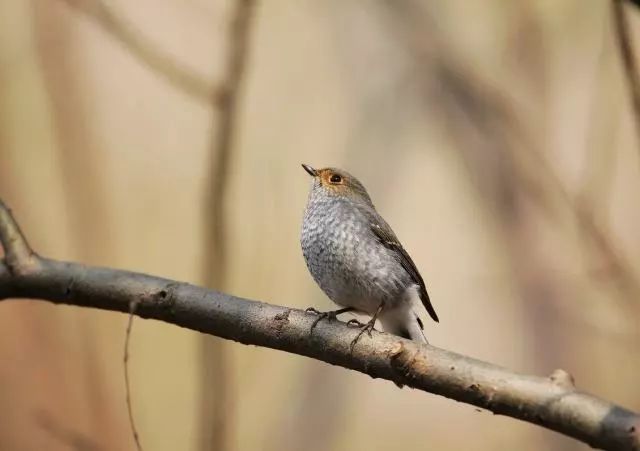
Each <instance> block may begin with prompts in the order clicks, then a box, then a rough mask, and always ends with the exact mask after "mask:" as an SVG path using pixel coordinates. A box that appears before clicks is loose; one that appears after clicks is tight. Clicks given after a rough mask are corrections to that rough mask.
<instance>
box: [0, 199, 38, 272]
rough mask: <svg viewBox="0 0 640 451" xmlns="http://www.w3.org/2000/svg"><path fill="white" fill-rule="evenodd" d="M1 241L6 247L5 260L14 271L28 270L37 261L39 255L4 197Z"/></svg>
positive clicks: (0, 227) (0, 200) (0, 219)
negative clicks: (35, 252)
mask: <svg viewBox="0 0 640 451" xmlns="http://www.w3.org/2000/svg"><path fill="white" fill-rule="evenodd" d="M0 243H2V246H3V248H4V254H5V255H4V261H5V263H6V265H7V268H8V269H9V271H11V272H12V273H16V272H20V271H22V270H27V269H28V267H29V266H31V265H32V264H34V263H37V256H36V255H35V254H34V253H33V250H31V246H29V243H28V242H27V239H26V238H25V236H24V234H23V233H22V230H20V226H18V224H17V223H16V221H15V219H14V218H13V215H12V214H11V210H10V209H9V207H7V206H6V205H5V204H4V202H3V201H2V199H0Z"/></svg>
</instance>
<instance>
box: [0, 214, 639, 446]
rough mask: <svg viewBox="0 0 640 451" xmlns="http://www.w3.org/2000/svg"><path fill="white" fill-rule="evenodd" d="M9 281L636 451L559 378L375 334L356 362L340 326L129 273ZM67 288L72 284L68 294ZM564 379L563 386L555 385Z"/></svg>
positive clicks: (71, 270) (40, 271)
mask: <svg viewBox="0 0 640 451" xmlns="http://www.w3.org/2000/svg"><path fill="white" fill-rule="evenodd" d="M0 217H2V218H3V221H1V222H0V229H2V233H1V234H0V239H2V244H3V246H4V248H5V251H6V255H9V254H11V253H12V252H14V250H13V248H14V247H15V246H16V241H15V240H12V239H6V237H10V236H12V230H15V229H16V227H17V226H15V222H14V221H13V220H12V219H11V215H10V214H9V212H8V210H7V209H6V208H5V207H4V205H3V204H0ZM38 260H39V264H38V265H31V266H29V267H28V270H26V271H18V272H12V271H11V270H10V269H9V265H8V263H7V261H6V259H4V260H3V261H2V262H1V263H0V299H7V298H29V299H43V300H48V301H51V302H54V303H60V304H71V305H77V306H83V307H94V308H99V309H104V310H112V311H120V312H125V313H128V312H129V311H130V309H131V303H132V302H138V307H137V308H136V312H135V313H136V315H137V316H140V317H142V318H153V319H157V320H161V321H165V322H168V323H172V324H176V325H178V326H182V327H186V328H189V329H192V330H196V331H200V332H204V333H208V334H211V335H216V336H218V337H221V338H225V339H229V340H234V341H237V342H240V343H245V344H253V345H257V346H264V347H268V348H272V349H279V350H283V351H287V352H290V353H294V354H299V355H303V356H307V357H311V358H314V359H317V360H322V361H324V362H327V363H330V364H333V365H338V366H342V367H344V368H349V369H352V370H355V371H359V372H361V373H364V374H368V375H369V376H371V377H374V378H383V379H387V380H390V381H394V382H396V383H397V384H401V385H407V386H410V387H413V388H416V389H419V390H422V391H426V392H430V393H434V394H438V395H442V396H446V397H448V398H451V399H454V400H457V401H461V402H465V403H468V404H472V405H475V406H478V407H481V408H484V409H488V410H490V411H492V412H494V413H496V414H501V415H507V416H510V417H513V418H518V419H521V420H524V421H527V422H530V423H533V424H537V425H540V426H543V427H546V428H548V429H551V430H554V431H557V432H560V433H562V434H565V435H567V436H570V437H574V438H576V439H578V440H581V441H583V442H585V443H587V444H589V445H591V446H593V447H596V448H602V449H609V450H634V451H638V450H640V415H639V414H637V413H635V412H632V411H630V410H627V409H625V408H623V407H620V406H617V405H615V404H612V403H610V402H607V401H604V400H602V399H599V398H597V397H595V396H592V395H590V394H588V393H585V392H582V391H580V390H578V389H576V388H575V387H574V385H573V383H572V382H571V378H570V377H568V376H567V375H565V373H563V372H554V374H553V377H536V376H528V375H522V374H518V373H515V372H512V371H510V370H507V369H504V368H501V367H498V366H495V365H492V364H490V363H485V362H482V361H479V360H476V359H473V358H470V357H466V356H463V355H460V354H455V353H453V352H450V351H446V350H443V349H439V348H436V347H434V346H428V345H421V344H418V343H415V342H411V341H407V340H404V339H401V338H398V337H396V336H393V335H388V334H384V333H380V332H374V333H373V334H372V337H371V338H370V339H369V338H365V339H363V340H361V341H360V342H359V343H358V345H357V346H356V347H355V349H354V352H353V353H351V352H350V350H349V344H350V342H351V340H353V338H354V337H355V335H356V334H357V333H358V331H357V330H355V329H353V328H350V327H348V326H347V325H345V324H344V323H341V322H339V321H322V322H321V323H319V324H318V326H317V327H316V328H315V329H314V332H313V336H311V335H310V334H309V330H310V328H311V325H312V323H313V322H314V320H315V316H313V315H311V314H307V313H305V312H303V311H301V310H297V309H291V308H287V307H280V306H276V305H270V304H266V303H263V302H259V301H253V300H248V299H242V298H238V297H235V296H231V295H228V294H225V293H221V292H217V291H211V290H206V289H204V288H201V287H197V286H194V285H190V284H187V283H181V282H176V281H172V280H168V279H162V278H158V277H153V276H149V275H144V274H139V273H133V272H128V271H122V270H116V269H107V268H96V267H90V266H85V265H81V264H77V263H69V262H60V261H55V260H49V259H44V258H38ZM71 281H73V283H72V284H71ZM559 375H560V376H562V377H559Z"/></svg>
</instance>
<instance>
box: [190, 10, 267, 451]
mask: <svg viewBox="0 0 640 451" xmlns="http://www.w3.org/2000/svg"><path fill="white" fill-rule="evenodd" d="M254 7H255V1H254V0H237V1H236V2H235V3H234V6H233V12H232V18H231V24H230V27H229V31H228V37H227V42H228V44H227V45H228V48H227V52H226V65H225V73H224V75H223V78H222V80H221V82H220V85H219V88H218V93H219V94H218V93H216V95H215V96H214V98H212V99H211V101H212V105H213V106H214V107H217V113H218V114H217V116H216V118H215V119H214V120H215V122H214V126H213V127H212V144H211V157H210V158H211V163H210V169H209V180H208V191H207V192H206V198H205V201H204V215H203V218H204V227H203V230H204V231H205V235H204V239H203V241H204V242H203V248H204V252H203V257H204V260H203V264H202V271H203V275H202V280H203V283H204V285H205V286H207V287H209V288H218V289H220V288H221V286H222V284H223V283H224V280H225V273H224V270H225V268H226V262H227V252H226V242H227V240H226V239H225V217H226V216H225V214H224V213H225V199H226V188H227V186H228V184H229V173H230V171H229V164H230V161H231V153H232V150H233V137H234V131H235V128H236V122H237V111H238V104H239V97H240V90H241V87H242V83H243V81H244V73H245V68H246V63H247V60H248V54H249V38H250V34H251V23H252V18H253V12H254ZM225 360H226V359H225V349H224V343H222V342H220V341H216V340H213V339H211V337H209V336H206V335H205V336H203V340H202V379H203V380H202V396H201V403H200V405H201V412H200V416H199V418H200V419H199V421H200V423H201V430H200V435H201V444H200V449H201V450H202V451H208V450H214V451H222V450H224V449H226V448H227V446H226V442H227V439H226V436H227V430H228V428H227V423H228V420H229V419H230V418H232V417H233V413H232V412H231V411H230V409H231V402H229V397H230V396H232V393H231V390H230V388H229V380H230V377H229V375H228V370H229V368H228V366H227V365H225Z"/></svg>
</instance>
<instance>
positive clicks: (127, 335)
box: [123, 300, 142, 451]
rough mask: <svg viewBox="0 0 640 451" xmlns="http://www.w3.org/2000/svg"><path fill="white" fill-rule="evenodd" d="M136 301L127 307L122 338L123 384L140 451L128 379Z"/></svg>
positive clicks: (134, 437)
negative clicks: (125, 324) (123, 336)
mask: <svg viewBox="0 0 640 451" xmlns="http://www.w3.org/2000/svg"><path fill="white" fill-rule="evenodd" d="M137 306H138V303H137V301H135V300H134V301H132V302H131V303H130V308H129V320H128V321H127V331H126V333H125V338H124V358H123V363H124V385H125V392H126V398H127V413H128V414H129V424H130V426H131V433H132V434H133V440H134V441H135V443H136V449H137V450H138V451H142V444H141V443H140V435H139V434H138V429H137V428H136V423H135V421H134V417H133V406H132V404H131V382H130V381H129V341H130V340H131V329H132V328H133V318H134V315H135V313H136V307H137Z"/></svg>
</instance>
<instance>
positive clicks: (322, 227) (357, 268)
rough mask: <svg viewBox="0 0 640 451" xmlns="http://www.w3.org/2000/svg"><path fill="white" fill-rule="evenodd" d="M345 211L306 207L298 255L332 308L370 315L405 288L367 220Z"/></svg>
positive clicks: (399, 270) (396, 266)
mask: <svg viewBox="0 0 640 451" xmlns="http://www.w3.org/2000/svg"><path fill="white" fill-rule="evenodd" d="M346 207H348V206H346ZM346 207H345V206H344V205H340V204H333V205H331V204H329V205H313V204H310V205H309V206H308V207H307V211H306V212H305V216H304V220H303V225H302V235H301V244H302V251H303V254H304V257H305V260H306V262H307V266H308V268H309V271H310V272H311V275H312V276H313V278H314V279H315V281H316V282H317V283H318V285H319V286H320V288H322V290H323V291H324V292H325V293H326V294H327V295H328V296H329V297H330V298H331V299H332V300H333V301H334V302H336V303H338V304H340V305H347V306H353V307H356V308H358V309H359V310H363V311H366V312H372V311H375V309H376V307H377V305H379V303H380V301H381V300H392V299H394V298H395V297H397V296H398V293H400V292H401V291H402V290H403V289H404V288H405V287H406V284H407V283H408V282H407V281H406V280H404V279H405V277H403V275H404V274H405V273H404V271H403V270H402V268H401V266H400V265H399V263H398V262H397V261H396V260H395V259H394V258H393V256H392V255H391V254H390V253H389V251H388V250H387V249H386V248H384V246H382V245H381V244H380V243H379V241H378V240H376V238H375V236H374V235H373V234H372V233H371V231H370V225H369V224H368V222H367V221H366V218H364V217H362V215H360V214H359V212H358V211H357V210H355V209H352V208H346Z"/></svg>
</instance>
